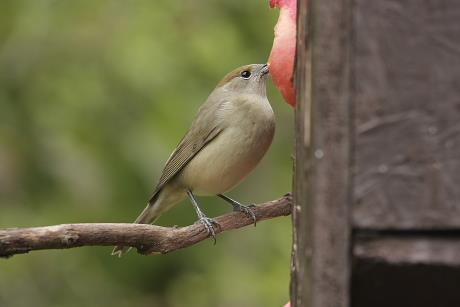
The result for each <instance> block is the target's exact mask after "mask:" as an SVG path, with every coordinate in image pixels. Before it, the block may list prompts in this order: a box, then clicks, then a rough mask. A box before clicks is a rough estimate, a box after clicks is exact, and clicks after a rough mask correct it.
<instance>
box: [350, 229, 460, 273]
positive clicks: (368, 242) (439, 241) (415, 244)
mask: <svg viewBox="0 0 460 307" xmlns="http://www.w3.org/2000/svg"><path fill="white" fill-rule="evenodd" d="M353 256H354V257H356V258H358V259H365V260H373V261H383V262H385V263H389V264H399V265H401V264H428V265H445V266H459V267H460V238H459V237H451V236H448V235H445V236H442V235H439V236H429V235H422V236H412V235H406V236H404V235H400V236H378V237H374V238H370V239H369V238H361V239H358V240H356V241H355V244H354V246H353Z"/></svg>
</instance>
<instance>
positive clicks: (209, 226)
mask: <svg viewBox="0 0 460 307" xmlns="http://www.w3.org/2000/svg"><path fill="white" fill-rule="evenodd" d="M200 223H201V224H203V225H204V228H206V231H207V232H208V236H210V237H212V239H213V241H214V245H216V242H217V240H216V231H215V230H214V226H217V227H218V226H219V224H218V223H217V222H216V221H215V220H213V219H211V218H209V217H206V216H203V217H201V218H200Z"/></svg>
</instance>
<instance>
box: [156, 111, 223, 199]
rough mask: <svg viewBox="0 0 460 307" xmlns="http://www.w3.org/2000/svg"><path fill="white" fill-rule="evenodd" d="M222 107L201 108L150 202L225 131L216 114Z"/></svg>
mask: <svg viewBox="0 0 460 307" xmlns="http://www.w3.org/2000/svg"><path fill="white" fill-rule="evenodd" d="M220 107H221V104H204V105H203V106H202V107H201V108H200V110H199V111H198V114H197V116H196V117H195V120H194V122H193V123H192V127H191V128H190V130H189V131H188V132H187V134H186V135H185V136H184V137H183V138H182V140H181V141H180V142H179V145H177V147H176V149H175V150H174V151H173V153H172V154H171V156H170V157H169V159H168V161H167V162H166V165H165V167H164V169H163V173H162V174H161V177H160V180H159V182H158V185H157V187H156V189H155V191H154V193H153V196H152V197H151V199H150V202H152V201H154V199H155V198H156V195H157V193H158V192H159V191H160V190H161V188H163V186H164V185H165V184H166V183H168V181H170V180H171V179H172V178H173V177H174V176H175V175H177V173H179V172H180V171H181V170H182V169H183V168H184V167H185V166H186V165H187V163H188V162H190V160H192V159H193V157H195V156H196V154H198V153H199V152H200V151H201V150H202V149H203V148H204V147H205V146H206V145H207V144H209V143H210V142H211V141H212V140H214V139H215V138H216V137H217V136H218V135H219V134H220V133H221V132H222V131H223V130H224V127H223V125H222V123H221V121H220V120H219V116H217V114H216V112H219V109H220Z"/></svg>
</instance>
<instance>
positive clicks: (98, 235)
mask: <svg viewBox="0 0 460 307" xmlns="http://www.w3.org/2000/svg"><path fill="white" fill-rule="evenodd" d="M291 207H292V198H291V195H290V194H287V195H285V196H284V197H282V198H280V199H277V200H273V201H271V202H267V203H263V204H259V205H258V206H257V207H255V208H254V209H253V211H254V213H255V215H256V218H257V221H262V220H266V219H271V218H275V217H278V216H286V215H289V214H291ZM215 220H216V222H217V223H218V224H219V226H220V227H217V229H216V233H220V232H223V231H226V230H231V229H237V228H241V227H244V226H247V225H252V224H253V220H252V218H250V217H248V216H246V215H245V214H244V213H240V212H232V213H228V214H225V215H222V216H219V217H217V218H215ZM207 237H208V233H207V231H206V229H205V228H204V226H203V225H202V224H199V223H197V224H193V225H190V226H186V227H180V228H174V227H161V226H156V225H139V224H122V223H85V224H62V225H54V226H44V227H33V228H9V229H0V257H5V258H7V257H11V256H13V255H16V254H23V253H28V252H30V251H33V250H41V249H64V248H73V247H80V246H111V245H124V246H132V247H135V248H137V251H138V252H139V253H140V254H143V255H151V254H159V253H161V254H165V253H169V252H172V251H175V250H177V249H181V248H185V247H188V246H191V245H193V244H195V243H198V242H200V241H202V240H204V239H206V238H207Z"/></svg>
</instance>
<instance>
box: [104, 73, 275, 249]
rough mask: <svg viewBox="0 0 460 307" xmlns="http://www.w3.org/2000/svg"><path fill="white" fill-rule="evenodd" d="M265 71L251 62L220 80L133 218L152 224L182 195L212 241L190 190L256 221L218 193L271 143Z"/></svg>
mask: <svg viewBox="0 0 460 307" xmlns="http://www.w3.org/2000/svg"><path fill="white" fill-rule="evenodd" d="M268 73H269V69H268V65H267V64H252V65H246V66H242V67H240V68H237V69H235V70H233V71H232V72H230V73H229V74H227V75H226V76H225V77H224V79H222V81H220V83H219V84H218V85H217V87H216V88H215V89H214V90H213V91H212V93H211V95H209V97H208V99H207V100H206V102H205V103H204V104H203V105H202V106H201V107H200V109H199V110H198V114H197V115H196V116H195V119H194V120H193V122H192V125H191V127H190V129H189V131H188V132H187V133H186V134H185V136H184V137H183V138H182V140H181V141H180V142H179V145H177V147H176V149H175V150H174V151H173V153H172V154H171V156H170V157H169V159H168V161H167V162H166V165H165V167H164V170H163V173H162V175H161V177H160V181H159V182H158V184H157V186H156V188H155V190H154V192H153V195H152V197H151V198H150V200H149V202H148V204H147V207H146V208H145V209H144V211H142V213H141V215H139V217H138V218H137V219H136V220H135V221H134V223H139V224H150V223H153V222H154V221H155V220H156V219H157V218H158V217H159V216H160V215H161V214H162V213H163V212H165V211H167V210H168V209H170V208H171V207H172V206H174V205H175V204H177V203H178V202H180V201H181V200H183V199H184V198H185V197H187V196H188V197H189V198H190V201H191V203H192V205H193V207H194V209H195V211H196V213H197V215H198V218H199V221H200V222H201V223H202V224H203V225H204V226H205V227H206V229H207V231H208V233H209V235H210V236H212V237H213V238H214V242H215V231H214V225H215V224H216V222H215V221H213V220H212V219H210V218H208V217H206V216H205V215H204V213H203V212H202V211H201V210H200V208H199V207H198V204H197V202H196V199H195V196H194V195H202V196H211V195H217V196H219V197H221V198H222V199H224V200H225V201H227V202H229V203H230V204H231V205H232V206H233V209H234V210H235V211H241V212H244V213H246V214H248V215H249V216H251V217H252V218H253V220H254V223H255V222H256V218H255V215H254V213H253V212H252V211H251V209H250V206H245V205H242V204H240V203H239V202H237V201H235V200H233V199H231V198H229V197H227V196H225V195H223V194H222V193H225V192H226V191H228V190H230V189H231V188H233V187H234V186H235V185H236V184H238V183H239V182H240V181H241V180H242V179H243V178H244V177H246V176H247V175H248V174H249V173H250V172H251V171H252V170H253V169H254V167H255V166H256V165H257V163H258V162H259V161H260V160H261V159H262V157H263V156H264V154H265V152H266V151H267V149H268V147H269V146H270V144H271V142H272V139H273V135H274V133H275V117H274V114H273V110H272V108H271V106H270V103H269V102H268V99H267V94H266V80H267V76H268ZM128 250H129V248H128V247H124V246H117V247H115V249H114V250H113V252H112V255H118V256H119V257H121V256H122V255H123V254H124V253H126V252H127V251H128Z"/></svg>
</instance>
